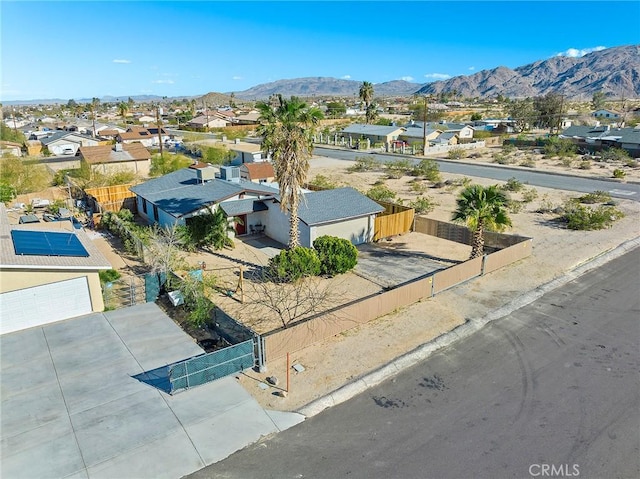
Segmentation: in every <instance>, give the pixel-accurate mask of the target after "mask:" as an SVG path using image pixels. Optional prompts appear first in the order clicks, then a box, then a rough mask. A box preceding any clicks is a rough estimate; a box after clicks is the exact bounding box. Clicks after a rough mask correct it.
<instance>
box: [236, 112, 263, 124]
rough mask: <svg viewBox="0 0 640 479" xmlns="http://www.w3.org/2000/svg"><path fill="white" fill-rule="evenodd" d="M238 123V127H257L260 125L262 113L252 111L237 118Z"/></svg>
mask: <svg viewBox="0 0 640 479" xmlns="http://www.w3.org/2000/svg"><path fill="white" fill-rule="evenodd" d="M236 123H237V124H238V125H257V124H259V123H260V113H259V112H257V111H252V112H249V113H245V114H243V115H238V116H236Z"/></svg>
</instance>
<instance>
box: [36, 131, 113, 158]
mask: <svg viewBox="0 0 640 479" xmlns="http://www.w3.org/2000/svg"><path fill="white" fill-rule="evenodd" d="M40 142H41V143H42V145H43V146H46V147H47V149H48V150H49V153H51V154H52V155H55V156H75V154H76V153H77V152H78V149H79V148H80V147H81V146H97V145H99V144H100V140H99V139H96V138H93V137H92V136H88V135H83V134H81V133H75V132H68V131H56V132H54V133H53V134H51V136H48V137H46V138H41V139H40Z"/></svg>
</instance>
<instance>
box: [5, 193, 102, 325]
mask: <svg viewBox="0 0 640 479" xmlns="http://www.w3.org/2000/svg"><path fill="white" fill-rule="evenodd" d="M67 224H68V225H71V223H70V222H69V223H67V222H56V223H55V226H54V224H50V223H47V224H44V223H42V224H37V225H31V224H24V225H10V224H9V221H8V218H7V213H6V208H5V206H4V205H3V204H0V246H1V247H0V274H1V275H2V281H0V334H5V333H10V332H13V331H19V330H21V329H26V328H31V327H34V326H40V325H43V324H48V323H52V322H55V321H61V320H64V319H68V318H73V317H75V316H80V315H84V314H89V313H92V312H99V311H103V310H104V303H103V300H102V289H101V286H100V279H99V277H98V273H99V271H101V270H107V269H111V265H110V264H109V262H108V261H107V259H106V258H105V257H104V256H103V255H102V253H100V251H99V250H98V248H97V247H96V246H95V245H94V243H93V241H91V240H90V239H89V238H88V237H87V235H86V233H85V232H84V231H82V230H73V228H72V227H70V228H69V230H67V229H64V228H63V227H64V226H65V225H67ZM40 226H43V227H46V228H47V229H42V228H40Z"/></svg>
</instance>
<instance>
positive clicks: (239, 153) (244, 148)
mask: <svg viewBox="0 0 640 479" xmlns="http://www.w3.org/2000/svg"><path fill="white" fill-rule="evenodd" d="M225 146H226V147H227V148H229V151H231V152H233V154H234V155H235V156H234V157H233V158H232V159H231V164H232V165H234V166H238V165H242V164H243V163H253V162H260V161H267V160H268V159H269V158H268V156H266V155H265V154H264V151H263V150H262V146H261V145H259V144H256V143H247V142H244V141H240V140H236V141H235V142H233V143H225Z"/></svg>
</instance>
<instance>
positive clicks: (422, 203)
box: [409, 196, 438, 214]
mask: <svg viewBox="0 0 640 479" xmlns="http://www.w3.org/2000/svg"><path fill="white" fill-rule="evenodd" d="M437 205H438V203H436V202H435V201H433V199H432V198H429V197H428V196H418V197H417V198H416V199H415V200H414V201H412V202H411V203H409V206H410V207H411V208H413V209H414V210H415V212H416V213H417V214H422V213H430V212H431V211H433V209H434V208H435V207H436V206H437Z"/></svg>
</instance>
